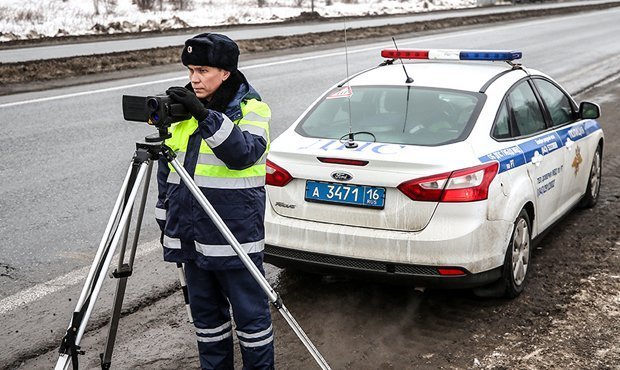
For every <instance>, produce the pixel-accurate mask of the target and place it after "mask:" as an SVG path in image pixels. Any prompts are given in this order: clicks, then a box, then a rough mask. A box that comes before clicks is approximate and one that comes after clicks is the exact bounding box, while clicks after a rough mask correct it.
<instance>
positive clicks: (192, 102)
mask: <svg viewBox="0 0 620 370" xmlns="http://www.w3.org/2000/svg"><path fill="white" fill-rule="evenodd" d="M166 94H168V96H170V98H171V99H172V100H174V101H176V102H177V103H181V104H183V106H184V107H185V109H187V111H188V112H190V113H191V114H192V116H194V117H195V118H196V119H197V120H198V122H201V121H204V119H205V118H207V116H208V115H209V111H208V110H207V108H205V106H204V105H203V104H202V102H201V101H200V100H199V99H198V97H197V96H196V94H194V93H193V92H191V91H189V90H188V89H186V88H184V87H180V86H173V87H170V88H168V90H166Z"/></svg>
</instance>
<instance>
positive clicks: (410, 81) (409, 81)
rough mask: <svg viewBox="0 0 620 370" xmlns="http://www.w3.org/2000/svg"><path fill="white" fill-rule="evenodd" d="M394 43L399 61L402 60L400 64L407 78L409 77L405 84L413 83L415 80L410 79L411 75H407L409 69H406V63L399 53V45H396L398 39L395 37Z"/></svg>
mask: <svg viewBox="0 0 620 370" xmlns="http://www.w3.org/2000/svg"><path fill="white" fill-rule="evenodd" d="M392 42H394V47H395V48H396V54H397V55H398V60H400V64H401V65H402V66H403V71H405V76H407V79H406V80H405V83H408V84H410V83H412V82H413V78H411V77H409V73H407V69H406V68H405V63H403V59H402V58H401V57H400V53H399V52H398V45H396V39H395V38H394V36H392Z"/></svg>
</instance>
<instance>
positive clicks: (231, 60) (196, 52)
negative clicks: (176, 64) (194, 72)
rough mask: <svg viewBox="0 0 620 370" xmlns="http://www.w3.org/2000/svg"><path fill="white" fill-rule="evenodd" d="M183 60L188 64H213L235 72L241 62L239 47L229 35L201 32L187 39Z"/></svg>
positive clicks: (184, 63)
mask: <svg viewBox="0 0 620 370" xmlns="http://www.w3.org/2000/svg"><path fill="white" fill-rule="evenodd" d="M181 61H182V62H183V65H186V66H187V65H190V64H192V65H196V66H211V67H218V68H222V69H225V70H227V71H231V72H233V71H236V70H237V64H238V63H239V47H238V46H237V44H236V43H235V42H234V41H233V40H231V39H230V38H228V37H227V36H224V35H220V34H218V33H201V34H200V35H197V36H194V37H192V38H191V39H189V40H187V41H185V47H184V48H183V53H182V54H181Z"/></svg>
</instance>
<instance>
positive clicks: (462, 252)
mask: <svg viewBox="0 0 620 370" xmlns="http://www.w3.org/2000/svg"><path fill="white" fill-rule="evenodd" d="M486 209H487V204H486V201H483V202H473V203H469V204H467V205H463V204H449V203H442V204H440V205H439V206H438V207H437V210H436V211H435V215H434V216H433V219H432V220H431V222H430V223H429V224H428V225H427V226H426V227H425V228H424V229H423V230H421V231H418V232H403V231H391V230H378V229H368V228H360V227H351V226H345V225H335V224H326V223H321V222H314V221H305V220H300V219H294V218H289V217H283V216H280V215H278V214H276V213H275V212H274V211H273V209H272V208H271V207H267V210H266V217H265V229H266V230H265V231H266V239H265V241H266V248H265V259H266V261H267V262H269V263H272V264H274V265H276V266H281V267H286V266H296V267H298V268H304V269H306V270H309V271H317V272H319V271H334V270H341V271H343V272H354V273H356V272H359V273H365V274H371V275H377V276H389V277H408V278H410V279H412V280H417V282H418V283H420V285H421V286H422V285H445V286H449V285H454V286H474V285H482V284H483V283H486V282H489V281H493V280H496V279H497V278H498V277H499V269H498V268H499V267H501V266H502V265H503V261H504V256H505V253H506V247H507V246H508V242H509V240H510V235H511V233H512V227H513V224H512V222H508V221H503V220H498V221H489V220H487V217H486V214H487V213H486ZM449 267H455V268H460V269H462V270H464V271H465V272H466V274H465V275H459V276H445V275H440V274H439V273H438V268H449Z"/></svg>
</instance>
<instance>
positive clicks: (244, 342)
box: [185, 262, 274, 370]
mask: <svg viewBox="0 0 620 370" xmlns="http://www.w3.org/2000/svg"><path fill="white" fill-rule="evenodd" d="M258 268H259V270H260V272H261V273H262V274H263V275H264V270H263V268H262V265H260V266H258ZM185 275H186V278H187V289H188V293H189V304H190V308H191V311H192V317H193V319H194V326H195V328H196V335H197V341H198V352H199V355H200V366H201V369H203V370H206V369H234V349H233V335H232V334H233V333H232V332H233V329H234V330H235V332H236V335H237V338H238V340H239V346H240V349H241V357H242V360H243V369H244V370H245V369H248V370H249V369H273V368H274V343H273V327H272V323H271V313H270V311H269V300H268V299H267V296H266V295H265V292H263V290H262V289H261V288H260V286H259V285H258V283H257V282H256V280H255V279H254V278H253V277H252V275H251V274H250V272H249V271H248V270H247V269H246V268H241V269H234V270H210V271H207V270H204V269H201V268H200V267H198V266H196V264H194V263H192V262H189V263H186V264H185ZM231 306H232V313H233V320H234V325H233V321H232V320H231V315H230V307H231Z"/></svg>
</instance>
